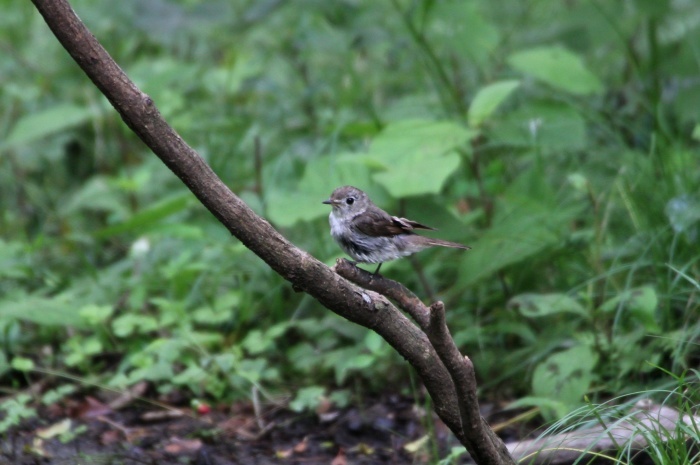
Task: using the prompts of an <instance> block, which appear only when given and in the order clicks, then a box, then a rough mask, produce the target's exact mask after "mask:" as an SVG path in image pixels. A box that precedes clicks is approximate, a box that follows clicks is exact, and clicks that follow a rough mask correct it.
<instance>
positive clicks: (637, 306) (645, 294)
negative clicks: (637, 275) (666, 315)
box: [600, 286, 661, 333]
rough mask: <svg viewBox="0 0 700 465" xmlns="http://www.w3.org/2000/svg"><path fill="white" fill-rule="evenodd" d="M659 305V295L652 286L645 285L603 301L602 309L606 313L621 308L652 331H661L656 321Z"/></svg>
mask: <svg viewBox="0 0 700 465" xmlns="http://www.w3.org/2000/svg"><path fill="white" fill-rule="evenodd" d="M658 305H659V297H658V296H657V295H656V291H655V290H654V288H653V287H651V286H643V287H638V288H634V289H628V290H626V291H623V292H622V293H620V294H619V295H617V296H615V297H613V298H612V299H610V300H608V301H606V302H605V303H603V305H601V306H600V310H601V311H602V312H605V313H611V312H615V311H617V310H621V311H623V312H627V314H628V317H629V318H631V319H633V320H635V321H637V322H639V323H642V325H643V326H644V329H646V330H647V331H648V332H651V333H659V332H661V328H660V327H659V325H658V323H657V322H656V308H657V307H658Z"/></svg>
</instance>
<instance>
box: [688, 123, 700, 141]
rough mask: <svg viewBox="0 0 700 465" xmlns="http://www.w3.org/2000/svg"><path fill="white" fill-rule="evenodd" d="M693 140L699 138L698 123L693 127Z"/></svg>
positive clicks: (699, 125) (699, 128) (699, 127)
mask: <svg viewBox="0 0 700 465" xmlns="http://www.w3.org/2000/svg"><path fill="white" fill-rule="evenodd" d="M690 137H692V138H693V139H695V140H700V124H696V125H695V127H694V128H693V133H692V134H691V136H690Z"/></svg>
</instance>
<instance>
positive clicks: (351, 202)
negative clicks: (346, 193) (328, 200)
mask: <svg viewBox="0 0 700 465" xmlns="http://www.w3.org/2000/svg"><path fill="white" fill-rule="evenodd" d="M345 203H347V204H348V205H352V204H353V203H355V199H354V198H353V197H348V198H347V199H345Z"/></svg>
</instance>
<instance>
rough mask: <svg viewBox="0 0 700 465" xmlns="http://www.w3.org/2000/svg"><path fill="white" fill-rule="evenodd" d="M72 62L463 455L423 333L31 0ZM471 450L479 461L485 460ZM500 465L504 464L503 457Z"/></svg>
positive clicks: (58, 15)
mask: <svg viewBox="0 0 700 465" xmlns="http://www.w3.org/2000/svg"><path fill="white" fill-rule="evenodd" d="M32 2H33V3H34V5H35V6H36V8H37V9H38V10H39V12H40V13H41V15H42V16H43V17H44V20H45V21H46V23H47V24H48V26H49V28H50V29H51V30H52V31H53V33H54V35H55V36H56V38H57V39H58V40H59V42H61V44H62V45H63V47H64V48H65V49H66V50H67V51H68V53H70V55H71V56H72V57H73V59H74V60H75V61H76V63H77V64H78V65H79V66H80V68H81V69H82V70H83V71H84V72H85V74H86V75H87V76H88V77H89V78H90V80H92V82H93V83H94V84H95V85H96V86H97V87H98V88H99V89H100V91H101V92H102V93H103V94H104V95H105V96H106V97H107V99H108V100H109V101H110V103H111V104H112V106H114V108H115V109H116V110H117V112H118V113H119V115H120V116H121V118H122V119H123V120H124V122H125V123H126V124H127V126H129V128H131V129H132V130H133V131H134V132H135V133H136V135H137V136H138V137H139V138H140V139H141V140H142V141H143V142H144V143H145V144H146V145H147V146H148V147H149V148H150V149H151V150H152V151H153V152H154V153H155V154H156V156H158V157H159V158H160V159H161V160H162V161H163V163H165V165H166V166H167V167H168V168H170V170H171V171H172V172H173V173H175V175H177V176H178V177H179V178H180V179H181V180H182V182H184V183H185V185H187V187H188V188H189V189H190V190H191V191H192V193H193V194H194V195H195V196H196V197H197V198H198V199H199V201H200V202H201V203H202V204H203V205H204V206H205V207H206V208H207V209H208V210H209V211H210V212H211V213H212V214H213V215H214V216H215V217H216V218H217V219H218V220H219V221H220V222H221V223H222V224H223V225H224V226H225V227H226V228H227V229H228V230H229V231H230V232H231V234H233V235H234V236H235V237H236V238H238V239H239V240H240V241H241V242H242V243H243V244H244V245H245V246H246V247H248V248H249V249H250V250H251V251H253V252H254V253H255V254H256V255H258V256H259V257H260V258H261V259H263V260H264V261H265V262H266V263H267V264H268V265H269V266H270V267H271V268H272V269H274V270H275V271H276V272H277V273H278V274H280V275H281V276H282V277H283V278H285V279H286V280H287V281H289V282H290V283H291V284H292V285H293V286H294V288H295V289H300V290H303V291H304V292H307V293H308V294H310V295H311V296H313V297H314V298H316V299H317V300H318V301H319V302H320V303H321V304H323V305H324V306H325V307H327V308H329V309H330V310H332V311H333V312H335V313H337V314H338V315H340V316H342V317H344V318H346V319H348V320H350V321H352V322H355V323H357V324H360V325H362V326H365V327H367V328H371V329H373V330H375V331H376V332H377V333H378V334H380V335H381V336H382V337H383V338H384V339H385V340H386V341H387V342H388V343H389V344H390V345H391V346H392V347H394V349H396V350H397V351H398V352H399V353H400V354H401V355H402V356H403V357H404V358H406V360H407V361H408V362H409V363H410V364H411V365H412V366H413V367H414V368H415V369H416V370H417V371H418V373H419V375H420V376H421V378H422V380H423V382H424V384H425V386H426V388H427V390H428V392H429V393H430V395H431V397H432V399H433V403H434V405H435V411H436V412H437V414H438V415H439V416H440V418H441V419H442V420H443V421H444V422H445V424H446V425H447V426H448V427H449V428H450V429H451V430H452V431H453V432H454V433H455V435H456V436H457V438H458V439H459V440H460V442H461V443H462V444H464V445H465V446H466V447H467V448H468V449H469V450H470V452H472V453H473V454H474V449H473V448H472V441H473V439H471V438H468V437H467V436H466V434H465V432H464V431H463V430H462V428H461V421H460V416H459V408H458V407H457V406H458V403H457V397H456V395H455V388H454V385H453V382H452V379H451V378H450V374H449V373H448V372H447V370H446V369H445V367H444V365H443V363H442V362H441V360H440V357H438V355H437V353H436V351H435V349H434V348H433V346H432V345H431V344H430V341H429V340H428V338H427V336H426V335H425V333H423V332H422V331H421V330H420V329H419V328H418V327H417V326H416V325H415V324H413V323H412V322H411V321H410V320H409V319H408V318H406V317H405V316H404V315H403V314H402V313H401V312H400V311H399V310H398V309H397V308H396V307H395V306H394V305H393V304H391V303H390V302H389V301H388V300H387V299H386V298H384V297H383V296H381V295H379V294H376V293H374V292H372V291H368V290H365V289H362V288H360V287H358V286H356V285H355V284H353V283H351V282H349V281H348V280H346V279H344V278H342V277H341V276H339V275H338V274H336V273H334V272H333V271H332V270H331V269H330V268H328V267H327V266H325V265H324V264H323V263H321V262H319V261H318V260H316V259H315V258H314V257H312V256H311V255H309V254H308V253H306V252H304V251H303V250H300V249H298V248H297V247H295V246H294V245H293V244H291V243H290V242H289V241H287V240H286V239H285V238H284V237H283V236H282V235H281V234H280V233H279V232H277V231H276V230H275V229H274V228H273V227H272V226H271V225H270V223H268V222H267V221H266V220H264V219H263V218H261V217H259V216H258V215H256V214H255V213H254V212H253V211H252V210H251V209H250V208H249V207H248V206H247V205H246V204H245V203H244V202H243V201H242V200H241V199H240V198H238V197H237V196H236V195H234V194H233V193H232V192H231V190H230V189H229V188H228V187H227V186H226V185H225V184H224V183H223V182H222V181H221V180H220V179H219V178H218V177H217V176H216V174H215V173H214V172H213V171H212V170H211V168H210V167H209V166H208V165H207V164H206V163H205V161H204V160H203V159H202V158H201V157H200V156H199V154H197V152H195V151H194V150H193V149H192V148H191V147H190V146H188V145H187V144H186V143H185V142H184V141H183V140H182V138H181V137H180V136H179V135H178V134H177V133H176V132H175V131H174V130H173V129H172V128H171V127H170V126H169V125H168V123H167V122H166V121H165V120H164V119H163V118H162V117H161V115H160V112H159V111H158V109H157V108H156V106H155V104H154V102H153V101H152V100H151V98H150V97H149V96H148V95H146V94H144V93H143V92H141V90H139V89H138V88H137V87H136V85H134V83H133V82H132V81H131V80H130V79H129V78H128V77H127V75H126V74H125V73H124V72H123V71H122V69H121V68H120V67H119V66H118V65H117V64H116V63H115V62H114V60H113V59H112V58H111V57H110V55H109V54H108V53H107V51H106V50H105V49H104V48H103V47H102V46H101V45H100V43H99V42H98V41H97V39H95V37H94V36H93V35H92V34H91V33H90V31H89V30H88V29H87V28H86V27H85V25H84V24H83V23H82V22H81V21H80V19H79V18H78V17H77V15H76V14H75V12H74V11H73V10H72V8H71V6H70V4H69V3H68V2H67V0H32ZM476 452H477V453H476V454H475V455H474V458H475V459H476V460H477V461H478V462H482V461H483V462H482V463H494V462H487V461H486V458H484V457H480V456H479V455H478V450H477V451H476ZM503 463H512V461H508V460H504V462H503Z"/></svg>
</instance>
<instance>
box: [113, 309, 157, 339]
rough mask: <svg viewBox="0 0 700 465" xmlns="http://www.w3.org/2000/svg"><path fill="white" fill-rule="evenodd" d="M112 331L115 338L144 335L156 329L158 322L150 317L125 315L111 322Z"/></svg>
mask: <svg viewBox="0 0 700 465" xmlns="http://www.w3.org/2000/svg"><path fill="white" fill-rule="evenodd" d="M112 329H113V330H114V334H115V335H116V336H117V337H128V336H131V335H132V334H146V333H149V332H151V331H155V330H156V329H158V322H157V321H156V319H155V318H153V317H152V316H147V315H138V314H132V313H127V314H124V315H122V316H120V317H118V318H116V319H115V320H114V321H113V322H112Z"/></svg>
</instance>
